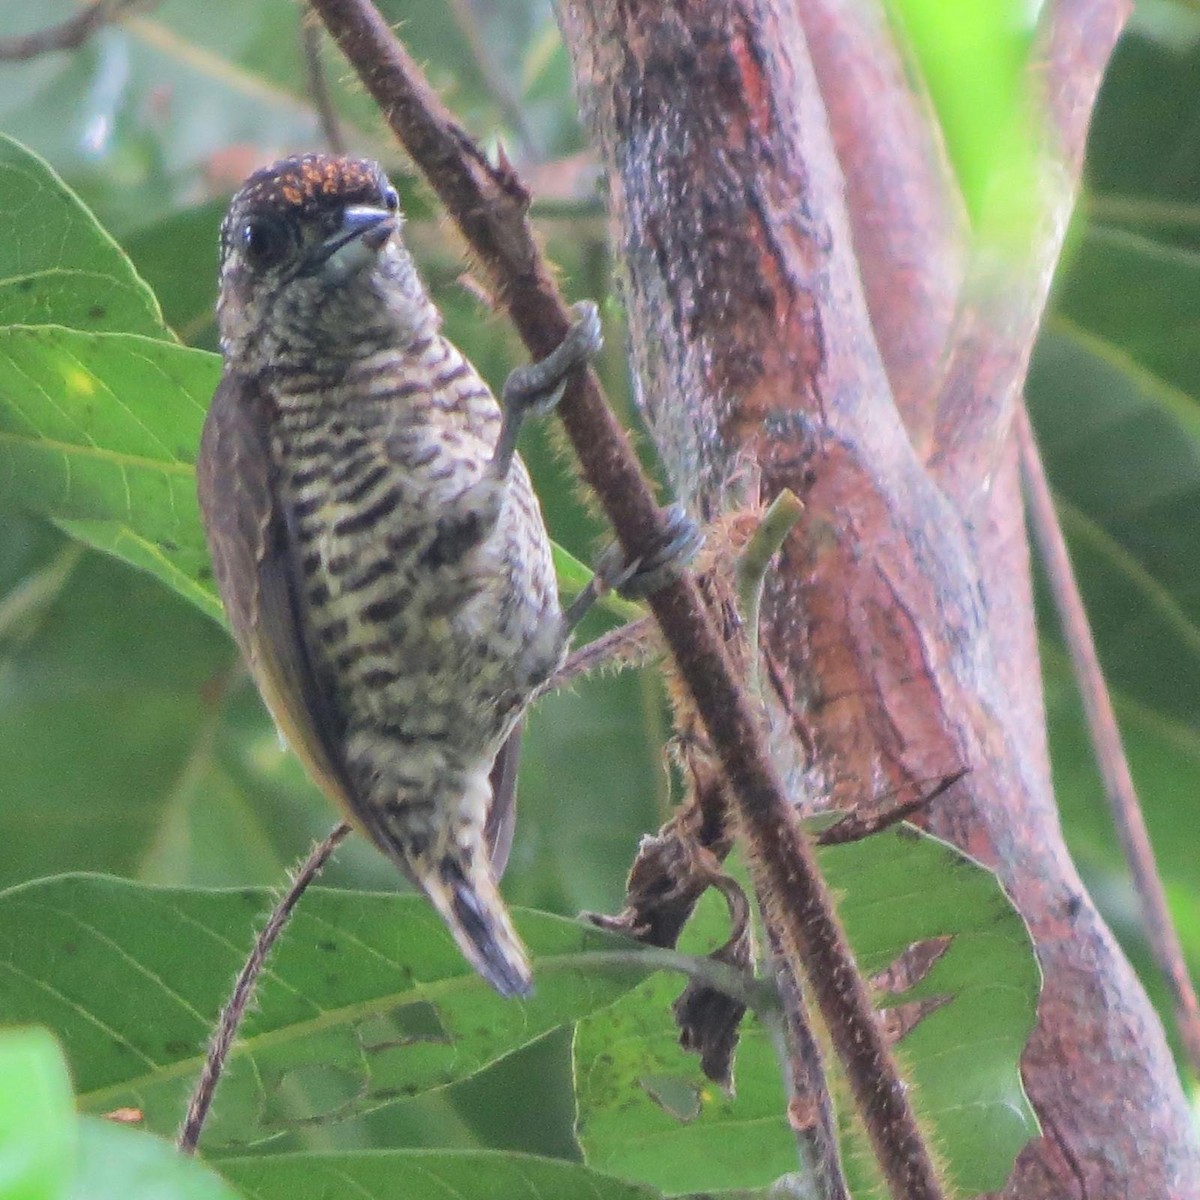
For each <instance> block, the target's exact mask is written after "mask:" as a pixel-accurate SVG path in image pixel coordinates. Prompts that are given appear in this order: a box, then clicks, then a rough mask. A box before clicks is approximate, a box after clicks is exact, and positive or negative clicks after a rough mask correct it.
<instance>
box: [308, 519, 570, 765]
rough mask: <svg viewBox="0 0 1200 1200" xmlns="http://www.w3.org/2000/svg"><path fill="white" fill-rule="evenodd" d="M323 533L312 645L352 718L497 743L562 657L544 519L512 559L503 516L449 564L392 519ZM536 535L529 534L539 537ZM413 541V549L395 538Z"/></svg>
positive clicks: (415, 732)
mask: <svg viewBox="0 0 1200 1200" xmlns="http://www.w3.org/2000/svg"><path fill="white" fill-rule="evenodd" d="M322 524H323V525H324V528H322V529H321V530H320V532H319V534H318V537H317V539H316V548H317V552H318V554H319V557H320V560H321V564H322V569H321V570H320V571H319V572H318V573H317V577H316V579H315V581H314V582H315V588H314V586H313V585H311V584H310V604H311V601H312V599H313V598H314V591H315V599H316V600H317V601H318V602H319V603H317V604H315V605H312V606H311V610H312V613H313V616H314V618H315V619H314V620H313V621H312V625H313V628H314V630H315V632H316V639H315V642H316V645H315V647H314V649H315V650H316V652H317V655H318V657H319V659H320V660H321V662H320V665H321V668H322V670H321V674H322V676H323V677H324V678H325V679H326V680H328V681H330V685H331V686H332V687H333V688H334V690H335V692H336V694H337V699H338V702H339V703H338V707H339V708H340V709H341V711H342V713H343V716H344V717H345V719H346V722H347V725H348V726H351V727H362V726H370V727H373V728H375V729H379V730H387V731H390V732H392V733H394V735H395V736H396V738H397V739H399V740H402V741H406V742H416V741H430V742H443V743H445V742H451V743H453V744H454V746H455V748H456V749H457V751H458V752H459V753H460V754H461V755H462V756H463V757H464V758H470V757H473V756H475V755H478V756H482V757H486V756H488V755H490V754H493V753H494V752H495V750H496V749H497V748H498V746H499V743H500V741H501V740H502V739H503V737H504V736H506V735H507V733H508V730H509V729H510V728H511V726H512V723H513V722H514V721H515V719H516V717H517V716H518V715H519V714H520V710H521V709H522V708H523V707H524V706H525V704H526V703H527V702H528V700H529V699H530V697H531V694H532V693H533V691H535V690H536V688H537V687H538V686H540V684H541V683H542V682H543V680H544V679H545V677H546V676H547V675H548V674H549V673H550V671H552V670H553V669H554V668H555V667H556V666H557V665H558V662H559V660H560V658H561V653H562V635H561V616H560V613H559V608H558V602H557V593H556V591H555V588H554V584H553V573H552V565H551V563H550V558H549V545H548V542H547V541H546V538H545V533H544V530H543V529H542V528H541V526H540V523H539V526H538V528H537V529H536V530H528V531H526V535H527V536H526V540H525V550H526V553H525V554H523V555H522V556H521V560H520V561H517V562H515V563H514V562H513V561H512V555H511V554H510V553H508V549H509V547H508V545H507V542H508V541H509V540H510V535H511V530H509V529H507V527H506V526H505V524H504V523H503V522H502V523H501V525H500V526H498V528H497V530H496V531H495V532H494V533H493V534H492V535H491V536H490V537H489V538H487V539H485V540H484V541H483V542H482V543H481V544H480V545H478V546H477V547H475V548H474V549H472V550H471V551H469V552H468V553H466V554H465V555H463V556H462V558H461V559H460V560H459V561H457V562H455V563H454V564H451V565H442V566H440V567H438V568H436V569H432V568H430V567H429V566H428V565H425V564H424V563H423V562H422V559H421V547H422V546H423V545H425V544H427V543H428V540H429V537H430V536H432V535H429V534H419V533H414V528H415V527H414V525H413V524H411V523H407V524H404V525H402V526H401V525H400V524H398V523H397V524H392V525H391V527H390V528H387V527H385V528H376V529H374V530H372V531H370V533H369V534H367V535H363V536H356V537H353V538H347V537H344V536H338V535H336V534H335V532H334V528H335V521H334V520H330V521H329V522H328V523H327V524H326V523H324V522H322ZM530 538H532V539H533V540H532V541H530V540H529V539H530ZM389 545H390V546H392V547H395V546H398V545H399V546H403V545H411V547H412V549H411V551H410V552H409V553H407V554H403V553H400V554H398V553H395V552H393V551H389V549H388V547H389Z"/></svg>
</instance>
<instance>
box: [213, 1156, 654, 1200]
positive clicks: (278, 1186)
mask: <svg viewBox="0 0 1200 1200" xmlns="http://www.w3.org/2000/svg"><path fill="white" fill-rule="evenodd" d="M217 1168H218V1169H219V1170H220V1171H221V1173H222V1174H223V1175H224V1176H225V1177H226V1178H227V1179H228V1180H229V1181H230V1182H231V1183H234V1184H236V1185H237V1187H238V1189H239V1190H240V1191H241V1194H242V1195H243V1196H244V1197H245V1200H295V1198H296V1197H297V1196H315V1195H328V1196H347V1197H349V1196H353V1197H355V1200H654V1195H655V1193H653V1192H651V1191H650V1190H649V1189H647V1188H643V1187H638V1186H637V1185H635V1184H632V1183H625V1182H623V1181H622V1180H620V1179H613V1178H611V1177H610V1176H607V1175H601V1174H599V1173H598V1172H596V1171H591V1170H589V1169H588V1168H587V1167H582V1166H580V1165H579V1164H578V1163H570V1162H558V1161H556V1160H554V1159H551V1158H534V1157H532V1156H531V1155H528V1154H503V1153H499V1152H497V1151H486V1150H458V1151H450V1152H447V1151H431V1150H385V1151H377V1152H375V1153H372V1154H289V1155H267V1156H262V1157H256V1158H239V1159H224V1160H221V1161H219V1162H218V1163H217Z"/></svg>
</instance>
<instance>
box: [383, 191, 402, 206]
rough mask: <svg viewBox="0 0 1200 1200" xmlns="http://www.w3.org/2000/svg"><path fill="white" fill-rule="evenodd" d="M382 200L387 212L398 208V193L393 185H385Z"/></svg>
mask: <svg viewBox="0 0 1200 1200" xmlns="http://www.w3.org/2000/svg"><path fill="white" fill-rule="evenodd" d="M383 202H384V204H386V205H387V208H388V212H396V211H398V210H399V208H400V193H399V192H397V191H396V189H395V188H394V187H385V188H384V189H383Z"/></svg>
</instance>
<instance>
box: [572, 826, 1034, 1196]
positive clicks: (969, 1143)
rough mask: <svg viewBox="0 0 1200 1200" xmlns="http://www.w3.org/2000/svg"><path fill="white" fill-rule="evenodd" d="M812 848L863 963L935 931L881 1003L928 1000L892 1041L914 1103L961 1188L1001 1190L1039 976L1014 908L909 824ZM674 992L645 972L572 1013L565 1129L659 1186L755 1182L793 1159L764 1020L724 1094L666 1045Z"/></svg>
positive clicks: (1013, 1140)
mask: <svg viewBox="0 0 1200 1200" xmlns="http://www.w3.org/2000/svg"><path fill="white" fill-rule="evenodd" d="M820 860H821V866H822V868H823V870H824V871H825V874H826V878H827V880H828V881H829V884H830V886H831V887H832V888H833V889H834V891H835V893H836V894H837V895H838V896H839V898H840V899H839V905H838V908H839V912H840V914H841V917H842V919H843V921H844V922H845V926H846V930H847V933H848V934H849V936H850V940H851V943H852V945H853V947H854V951H855V954H856V956H857V958H858V962H859V965H860V967H861V968H862V970H863V971H865V972H866V973H868V974H869V975H874V974H876V973H878V972H881V971H883V970H884V969H885V968H886V967H888V966H889V965H890V964H891V963H893V962H894V961H895V960H897V959H898V958H899V957H900V956H901V955H902V954H903V953H904V952H905V951H906V950H908V949H909V947H911V946H912V945H914V943H920V942H924V941H927V940H929V939H946V941H947V945H946V948H945V950H944V952H943V953H942V954H941V956H940V957H939V958H937V959H936V961H935V962H934V963H933V966H932V967H931V969H930V970H929V971H928V973H927V974H926V975H925V976H924V977H923V978H922V979H920V980H919V981H918V982H916V983H915V984H914V986H913V987H911V988H910V989H909V990H908V991H904V992H902V993H899V994H887V995H886V996H884V997H883V998H882V1002H883V1003H884V1004H885V1005H886V1007H888V1008H892V1009H895V1008H898V1007H899V1006H901V1005H908V1004H910V1003H916V1002H921V1001H929V1002H932V1003H931V1004H929V1007H930V1008H932V1011H929V1012H926V1013H925V1015H924V1016H923V1017H922V1018H921V1019H920V1020H919V1021H918V1022H917V1024H916V1026H915V1027H914V1028H912V1029H911V1030H910V1031H909V1032H908V1033H907V1035H906V1036H905V1037H904V1038H903V1040H902V1041H901V1043H900V1055H901V1057H902V1059H903V1061H904V1063H905V1064H906V1070H907V1074H908V1077H909V1079H910V1081H911V1082H912V1085H913V1094H914V1096H915V1097H916V1102H917V1107H918V1111H919V1112H920V1114H921V1116H922V1119H923V1121H924V1124H925V1126H926V1128H927V1129H929V1130H930V1131H931V1136H932V1137H933V1138H934V1141H935V1143H936V1144H937V1146H938V1147H939V1153H940V1155H941V1157H942V1159H943V1161H944V1162H945V1164H946V1167H947V1169H948V1171H949V1174H950V1176H951V1179H952V1181H953V1182H954V1184H955V1186H956V1188H957V1190H958V1192H959V1193H960V1194H962V1195H974V1194H975V1193H976V1192H980V1191H990V1190H993V1189H998V1188H1000V1187H1001V1186H1002V1185H1003V1183H1004V1181H1005V1179H1006V1178H1007V1177H1008V1174H1009V1172H1010V1171H1011V1169H1012V1164H1013V1160H1014V1159H1015V1157H1016V1155H1017V1153H1018V1152H1019V1151H1020V1149H1021V1147H1022V1146H1023V1145H1024V1144H1025V1143H1026V1142H1027V1141H1028V1140H1029V1139H1030V1138H1031V1137H1033V1136H1035V1135H1036V1133H1037V1123H1036V1120H1035V1119H1034V1116H1033V1113H1032V1110H1031V1109H1030V1107H1029V1103H1028V1101H1027V1099H1026V1097H1025V1094H1024V1091H1023V1090H1022V1087H1021V1078H1020V1073H1019V1062H1020V1056H1021V1051H1022V1049H1023V1047H1024V1044H1025V1041H1026V1039H1027V1037H1028V1036H1029V1032H1030V1030H1031V1029H1032V1028H1033V1023H1034V1014H1035V1010H1036V1005H1037V994H1038V987H1039V974H1038V968H1037V964H1036V961H1035V959H1034V957H1033V950H1032V946H1031V944H1030V940H1029V935H1028V932H1027V931H1026V929H1025V926H1024V924H1023V922H1022V921H1021V919H1020V917H1019V916H1018V915H1017V913H1016V912H1015V911H1014V909H1013V908H1012V906H1011V905H1010V904H1009V902H1008V900H1007V898H1006V897H1005V895H1004V892H1003V890H1002V889H1001V887H1000V884H999V882H998V881H997V879H996V878H995V876H994V875H992V874H991V872H989V871H986V870H984V869H983V868H982V867H980V866H979V865H978V864H976V863H974V862H973V861H972V860H970V859H969V858H967V857H966V856H964V855H962V854H961V853H959V852H958V851H956V850H954V849H953V848H952V847H950V846H948V845H946V844H945V843H943V842H940V841H938V840H936V839H934V838H931V837H927V836H924V835H920V834H918V833H916V832H915V831H914V830H912V829H910V828H909V827H907V826H904V827H900V828H899V829H896V830H891V831H888V832H886V833H882V834H878V835H876V836H874V837H870V838H867V839H865V840H864V841H862V842H858V843H855V844H852V845H847V846H836V847H829V848H827V849H824V850H822V851H820ZM678 990H679V987H678V983H677V982H673V981H671V980H668V979H662V978H659V977H655V978H653V979H651V980H649V981H648V982H646V983H644V984H642V985H641V987H639V988H638V989H637V990H636V991H634V992H632V993H630V995H629V996H627V997H625V998H623V999H622V1000H620V1001H618V1003H617V1004H615V1005H613V1007H612V1008H611V1009H608V1010H606V1011H604V1012H600V1013H597V1014H596V1015H595V1016H593V1017H589V1018H588V1019H587V1020H585V1021H583V1022H581V1023H580V1026H579V1029H578V1033H577V1035H576V1046H575V1063H576V1078H577V1080H578V1092H579V1122H578V1132H579V1139H580V1143H581V1144H582V1146H583V1148H584V1153H585V1157H586V1160H587V1161H588V1162H589V1163H590V1164H591V1165H592V1166H595V1167H597V1168H599V1169H601V1170H605V1171H611V1172H613V1173H615V1174H620V1175H625V1176H628V1177H630V1178H635V1179H640V1180H643V1181H644V1182H646V1183H649V1184H651V1185H652V1186H655V1187H659V1188H661V1189H663V1190H664V1191H665V1192H668V1193H671V1194H677V1193H680V1192H687V1191H696V1190H705V1191H708V1190H713V1191H719V1190H723V1189H731V1188H754V1187H764V1186H766V1185H768V1184H769V1183H770V1182H771V1181H772V1180H773V1179H775V1178H776V1177H778V1176H781V1175H783V1174H785V1173H787V1172H790V1171H794V1170H796V1146H795V1139H794V1136H793V1134H792V1132H791V1130H790V1129H789V1128H788V1125H787V1120H786V1115H785V1112H784V1108H785V1102H784V1096H783V1092H782V1085H781V1083H780V1072H779V1066H778V1064H777V1062H776V1061H775V1057H774V1053H773V1051H772V1048H771V1046H770V1044H769V1041H768V1038H767V1035H766V1033H765V1032H764V1030H763V1029H762V1027H761V1026H760V1025H759V1024H758V1023H757V1022H751V1023H749V1025H748V1026H747V1027H746V1028H745V1029H744V1031H743V1035H742V1041H741V1044H740V1046H739V1050H738V1060H737V1070H736V1086H737V1095H736V1097H735V1098H730V1097H727V1096H725V1095H724V1094H723V1093H722V1092H721V1091H720V1090H719V1089H718V1088H716V1087H715V1086H714V1085H713V1084H711V1083H710V1082H709V1081H707V1080H706V1079H704V1077H703V1076H702V1075H701V1073H700V1071H699V1068H698V1065H697V1062H696V1059H695V1058H694V1057H693V1056H689V1055H686V1054H684V1053H683V1052H682V1051H681V1050H680V1049H679V1047H678V1045H677V1041H676V1038H677V1031H676V1030H675V1029H674V1028H673V1027H672V1025H671V1022H670V1017H669V1005H670V1001H671V999H672V997H673V995H674V994H675V993H677V992H678ZM863 1157H864V1156H862V1155H858V1154H848V1155H847V1160H848V1163H849V1164H851V1165H854V1164H855V1163H856V1162H859V1161H861V1160H862V1159H863ZM862 1183H863V1186H864V1187H867V1186H869V1184H868V1183H867V1181H862ZM855 1194H856V1195H857V1194H859V1193H858V1192H857V1191H856V1192H855Z"/></svg>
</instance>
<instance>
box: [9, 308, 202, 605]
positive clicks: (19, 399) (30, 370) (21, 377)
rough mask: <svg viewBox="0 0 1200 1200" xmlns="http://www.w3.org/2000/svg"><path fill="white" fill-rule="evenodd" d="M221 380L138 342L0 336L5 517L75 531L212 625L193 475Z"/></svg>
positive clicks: (180, 355)
mask: <svg viewBox="0 0 1200 1200" xmlns="http://www.w3.org/2000/svg"><path fill="white" fill-rule="evenodd" d="M219 374H220V363H219V360H218V359H217V358H216V356H215V355H212V354H206V353H204V352H203V351H199V350H189V349H188V348H186V347H184V346H178V345H175V344H173V343H169V342H160V341H153V340H151V339H149V338H144V337H138V336H136V335H134V334H121V333H81V332H79V331H77V330H72V329H58V328H55V327H21V326H18V327H15V328H10V329H0V507H2V508H4V509H7V510H8V511H10V512H24V513H32V514H35V515H38V516H43V517H49V518H51V519H52V520H61V521H66V522H78V523H79V524H77V525H75V526H74V530H75V531H76V532H78V533H79V534H80V535H81V536H84V537H85V538H86V537H88V536H91V537H94V538H95V544H96V545H97V546H98V547H99V548H101V549H104V550H109V551H110V552H113V553H118V554H120V555H121V556H122V557H124V558H126V559H127V560H128V561H130V562H132V563H134V565H136V566H139V567H143V568H144V569H147V570H149V571H151V572H152V573H153V574H155V575H158V576H159V578H161V579H162V580H163V581H164V582H166V583H168V584H170V585H171V586H172V587H175V588H176V589H177V590H180V591H182V592H183V593H184V594H185V595H186V596H187V598H188V599H190V600H192V601H193V602H197V603H200V604H201V605H202V606H203V607H205V609H206V611H208V612H209V613H210V614H211V615H214V616H215V615H216V614H217V613H218V611H219V608H218V606H217V603H216V600H215V596H214V595H213V589H212V582H211V578H210V575H211V568H210V566H209V563H208V552H207V550H206V548H205V545H204V535H203V531H202V529H201V525H200V513H199V508H198V506H197V503H196V487H195V472H194V470H193V467H192V463H193V461H194V459H195V454H196V447H197V444H198V442H199V438H200V428H201V425H202V424H203V421H204V413H205V410H206V408H207V405H208V401H209V398H210V397H211V396H212V393H213V390H214V389H215V387H216V383H217V379H218V377H219Z"/></svg>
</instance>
